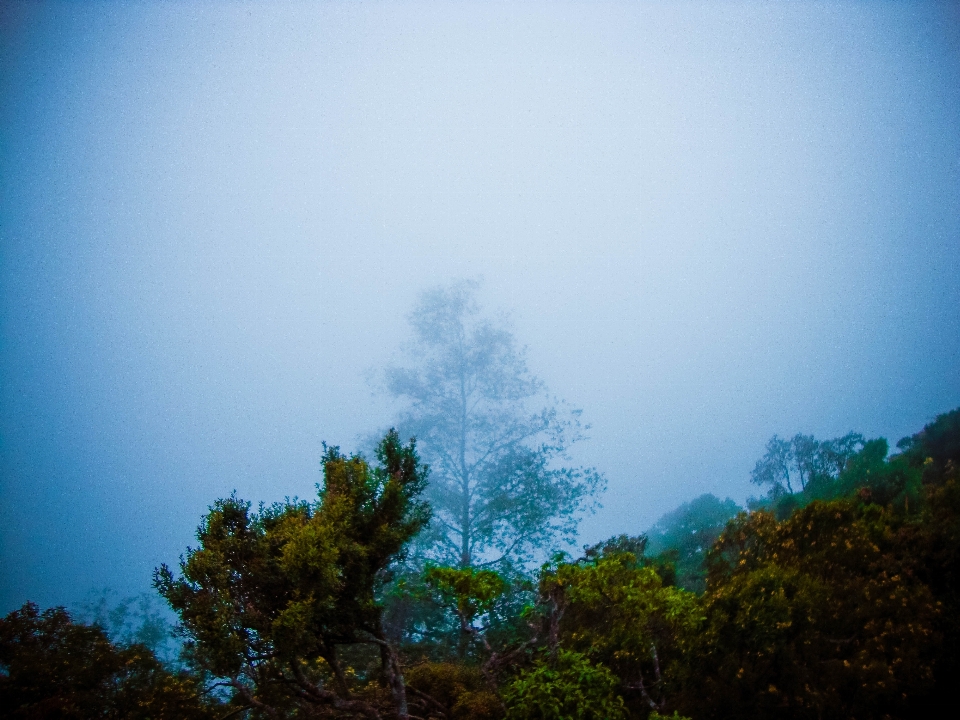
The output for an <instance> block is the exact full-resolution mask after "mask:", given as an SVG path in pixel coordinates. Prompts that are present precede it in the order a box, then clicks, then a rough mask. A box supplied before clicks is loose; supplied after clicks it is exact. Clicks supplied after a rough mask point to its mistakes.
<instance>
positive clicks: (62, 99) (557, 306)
mask: <svg viewBox="0 0 960 720" xmlns="http://www.w3.org/2000/svg"><path fill="white" fill-rule="evenodd" d="M956 8H957V6H956V5H954V4H926V3H919V2H918V3H876V2H864V3H836V2H824V3H759V2H757V3H743V4H734V3H657V4H655V3H650V4H646V3H632V2H630V3H628V2H624V3H550V4H546V3H544V4H539V3H532V2H531V3H520V2H517V3H376V2H369V3H304V4H302V5H298V4H286V3H284V4H280V3H253V2H243V3H240V2H238V3H210V4H204V3H192V2H190V3H188V2H179V3H159V2H157V3H147V2H143V3H122V4H121V3H119V2H117V3H106V2H97V3H69V2H66V3H35V2H12V3H11V2H8V3H4V4H3V6H2V8H0V22H2V144H0V153H2V155H0V174H2V186H0V192H2V196H0V239H2V250H0V252H2V255H0V258H2V260H0V263H2V269H0V273H2V274H0V289H2V310H0V313H2V314H0V317H2V336H0V337H2V345H0V362H2V365H0V382H2V388H0V393H2V394H0V402H2V413H0V416H2V425H0V442H2V448H0V452H2V459H0V462H2V466H0V467H2V477H0V482H2V487H0V537H2V578H0V611H2V612H7V611H9V610H10V609H12V608H14V607H16V606H18V605H19V604H21V603H23V602H24V601H26V600H28V599H30V600H34V601H36V602H38V603H40V604H41V605H51V604H66V603H72V602H76V601H77V599H78V598H80V597H82V596H83V595H84V594H85V593H86V592H88V591H89V590H90V589H91V588H96V587H103V586H109V587H112V588H114V589H116V590H118V591H120V592H130V593H132V592H139V591H141V590H146V589H148V588H149V585H150V576H151V572H152V570H153V568H154V567H156V566H157V565H158V564H159V563H161V562H168V563H169V562H173V561H175V560H176V558H177V557H178V555H179V554H180V553H182V552H184V551H185V549H186V547H187V546H188V545H190V544H191V543H193V542H194V541H195V538H194V534H193V533H194V530H195V528H196V525H197V523H198V522H199V520H200V518H201V516H202V515H203V513H204V511H205V509H206V508H207V506H208V505H210V504H211V503H212V502H213V501H214V500H215V499H216V498H218V497H222V496H225V495H228V494H229V493H230V492H231V491H233V490H236V491H237V493H238V494H239V495H240V496H241V497H244V498H247V499H250V500H253V501H254V502H257V501H261V500H263V501H267V502H270V501H274V500H279V499H282V498H283V497H284V496H293V495H299V496H301V497H304V496H307V497H309V496H310V495H311V494H312V493H313V492H314V485H315V483H317V482H318V481H319V479H320V472H319V459H320V453H321V442H322V441H324V440H325V441H327V442H328V443H331V444H337V445H340V446H342V447H343V448H344V449H345V450H349V449H352V448H355V447H358V445H359V443H360V442H361V438H363V437H365V436H366V435H367V434H368V433H370V432H371V431H373V430H375V429H377V428H381V427H384V426H386V425H388V424H389V423H390V420H391V418H392V416H393V413H394V412H395V410H396V408H395V407H393V406H392V405H391V403H390V402H389V401H388V400H387V399H386V398H384V397H383V396H382V395H379V394H377V392H376V388H375V383H373V382H372V379H375V377H376V373H377V370H378V369H379V368H383V367H384V366H385V365H386V364H388V363H389V362H390V361H391V359H393V358H396V357H397V356H398V352H399V348H400V346H401V344H402V343H403V342H404V340H405V339H406V338H407V337H408V336H409V330H408V327H407V324H406V318H407V316H408V314H409V313H410V311H411V310H412V308H413V307H414V304H415V302H416V300H417V297H418V295H419V293H421V292H422V291H424V290H426V289H428V288H431V287H434V286H436V285H439V284H444V283H449V282H452V281H454V280H456V279H458V278H481V279H482V290H481V299H482V302H483V305H484V307H485V309H486V311H487V312H488V313H489V314H491V315H496V314H497V313H499V312H504V313H507V314H508V315H509V317H510V322H511V323H512V328H513V331H514V333H515V335H516V337H517V339H518V341H519V342H520V343H521V344H523V345H526V346H527V354H528V363H529V366H530V368H531V369H532V370H533V371H534V372H535V373H536V374H537V375H539V376H540V377H541V378H542V379H543V380H544V381H545V382H546V383H547V385H548V386H549V388H550V390H551V392H552V393H553V394H555V395H556V396H558V397H560V398H563V399H565V400H566V401H567V402H569V403H570V404H571V405H573V406H575V407H580V408H582V409H583V411H584V412H583V419H584V421H585V422H587V423H589V424H590V425H591V429H590V431H589V436H590V437H589V439H588V440H587V441H585V442H583V443H580V444H579V445H577V446H575V447H574V448H573V452H572V455H573V461H575V462H577V463H584V464H588V465H595V466H596V467H597V468H598V469H599V470H601V471H602V472H603V473H604V474H605V475H606V478H607V482H608V490H607V492H606V493H605V495H604V496H603V497H602V498H601V502H602V504H603V507H602V508H601V509H600V510H599V511H598V512H597V513H596V514H595V515H594V516H592V517H588V518H586V520H585V521H584V523H583V525H582V533H581V541H582V542H596V541H598V540H600V539H602V538H604V537H607V536H610V535H612V534H615V533H620V532H627V533H633V534H635V533H638V532H640V531H642V530H644V529H645V528H647V527H649V526H650V525H651V524H652V523H653V522H654V521H655V520H656V519H657V518H658V517H659V516H660V515H662V514H663V513H665V512H667V511H669V510H671V509H672V508H674V507H676V506H677V505H678V504H680V503H682V502H684V501H687V500H690V499H692V498H693V497H695V496H697V495H699V494H701V493H704V492H712V493H714V494H716V495H718V496H720V497H726V496H730V497H732V498H733V499H734V500H736V501H737V502H741V503H742V502H743V501H744V500H745V499H746V498H747V497H748V496H749V495H751V494H757V493H758V492H759V489H758V488H756V487H755V486H751V485H750V483H749V473H750V470H751V469H752V468H753V465H754V462H755V461H756V460H757V458H758V457H760V455H761V454H762V452H763V448H764V444H765V442H766V440H767V438H769V437H770V436H771V435H772V434H774V433H780V434H786V435H792V434H793V433H796V432H800V431H802V432H806V433H813V434H815V435H817V436H818V437H833V436H836V435H840V434H843V433H845V432H847V431H849V430H857V431H860V432H862V433H864V434H865V435H867V436H879V435H882V436H884V437H887V438H889V439H890V440H891V443H892V444H893V443H895V442H896V440H897V439H899V438H900V437H902V436H903V435H906V434H910V433H914V432H916V431H918V430H919V429H920V428H921V427H922V426H923V424H924V423H926V422H928V421H930V420H932V419H933V417H934V416H935V415H936V414H938V413H941V412H945V411H947V410H949V409H952V408H954V407H957V406H958V405H960V373H958V367H960V13H958V11H957V9H956Z"/></svg>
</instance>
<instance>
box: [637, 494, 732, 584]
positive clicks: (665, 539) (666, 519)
mask: <svg viewBox="0 0 960 720" xmlns="http://www.w3.org/2000/svg"><path fill="white" fill-rule="evenodd" d="M740 510H741V508H740V506H738V505H737V504H736V503H735V502H734V501H733V500H731V499H730V498H727V499H726V500H722V501H721V500H720V499H719V498H718V497H716V496H715V495H711V494H710V493H707V494H704V495H701V496H700V497H698V498H696V499H694V500H691V501H690V502H688V503H684V504H683V505H681V506H680V507H678V508H677V509H676V510H673V511H671V512H669V513H667V514H666V515H664V516H663V517H661V518H660V519H659V520H657V522H656V523H655V524H654V525H653V527H651V528H650V530H649V531H648V532H647V537H648V538H649V543H648V546H647V552H648V553H649V554H651V555H663V556H665V557H666V558H667V559H669V560H672V561H673V562H674V563H675V564H676V570H677V584H678V585H680V586H681V587H683V588H684V589H686V590H693V591H696V592H703V589H704V587H705V580H706V566H705V561H706V558H707V553H708V552H709V550H710V548H711V547H712V546H713V543H714V542H715V541H716V539H717V538H718V537H719V536H720V533H721V532H723V528H724V527H725V526H726V524H727V522H728V521H729V520H730V519H731V518H732V517H734V516H735V515H736V514H737V513H738V512H740Z"/></svg>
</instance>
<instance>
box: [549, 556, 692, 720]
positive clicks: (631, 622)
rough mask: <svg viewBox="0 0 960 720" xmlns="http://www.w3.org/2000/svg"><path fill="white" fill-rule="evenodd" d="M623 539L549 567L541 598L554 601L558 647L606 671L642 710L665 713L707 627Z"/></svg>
mask: <svg viewBox="0 0 960 720" xmlns="http://www.w3.org/2000/svg"><path fill="white" fill-rule="evenodd" d="M624 545H625V542H624V538H619V539H616V540H615V541H614V542H611V543H609V544H607V545H606V547H603V548H601V549H600V550H599V551H597V550H596V549H591V550H593V552H591V553H589V554H588V556H587V557H585V558H584V559H583V560H580V561H578V562H575V563H559V564H558V565H556V566H555V567H553V568H550V567H547V568H545V569H544V572H543V573H542V575H541V596H542V597H545V598H553V600H554V603H555V604H556V606H557V608H556V609H557V611H559V613H558V614H560V615H561V618H560V620H559V627H558V634H557V638H556V640H557V641H559V643H560V645H561V647H563V648H566V649H570V650H573V651H577V652H581V653H583V654H584V655H585V656H586V657H589V659H590V660H591V661H593V662H598V663H602V664H603V665H604V666H605V667H608V668H609V669H610V670H611V671H612V672H613V673H615V675H616V676H617V677H618V678H619V679H620V682H621V683H622V685H623V686H624V688H626V689H629V693H628V700H629V705H630V707H631V708H633V709H634V710H636V709H639V708H642V707H649V706H650V705H651V704H652V705H653V706H655V707H661V706H662V704H663V703H664V702H665V701H666V700H667V699H668V698H669V696H670V694H671V693H672V691H673V689H674V684H675V683H674V678H675V675H676V665H677V663H678V662H679V661H680V659H681V657H682V654H683V652H684V650H685V648H687V647H688V646H689V644H690V642H691V640H692V635H693V634H694V633H695V632H696V629H697V627H698V624H699V622H700V619H701V615H700V609H699V607H698V603H697V598H696V596H695V595H694V594H693V593H690V592H687V591H685V590H682V589H680V588H677V587H671V586H667V585H664V583H663V580H662V578H661V576H660V573H658V572H657V568H656V567H654V566H651V565H647V564H644V563H643V562H642V558H638V557H637V556H636V555H635V554H634V553H632V552H626V551H624V550H622V549H621V548H622V547H623V546H624Z"/></svg>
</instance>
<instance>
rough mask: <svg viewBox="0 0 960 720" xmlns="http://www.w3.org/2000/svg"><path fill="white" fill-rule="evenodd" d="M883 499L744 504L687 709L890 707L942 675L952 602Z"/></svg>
mask: <svg viewBox="0 0 960 720" xmlns="http://www.w3.org/2000/svg"><path fill="white" fill-rule="evenodd" d="M898 522H899V521H898V520H897V518H896V517H895V516H893V515H891V513H890V512H888V511H886V510H884V509H882V508H880V507H878V506H876V505H866V506H864V505H858V504H857V503H856V502H854V501H835V502H831V503H822V502H819V501H816V502H813V503H811V504H810V505H809V506H807V507H805V508H803V509H802V510H799V511H797V512H795V513H794V514H793V515H792V516H791V517H790V518H788V519H787V520H784V521H782V522H777V521H776V520H775V518H774V517H773V516H772V515H770V514H768V513H763V512H758V513H754V514H752V515H749V516H747V515H740V516H738V518H737V519H736V520H735V521H734V522H733V523H731V525H730V526H729V527H728V528H727V530H726V531H725V532H724V534H723V535H722V536H721V538H720V539H719V541H718V542H717V544H716V546H715V547H714V549H713V551H712V552H711V557H710V574H709V579H708V587H707V592H706V594H705V596H704V598H703V612H704V615H705V618H706V620H705V624H704V626H703V628H702V630H701V631H700V632H699V633H698V634H697V635H696V639H697V642H696V643H695V644H694V646H693V647H691V651H690V653H689V654H688V658H687V660H688V666H687V667H688V673H689V674H688V685H687V689H686V692H685V693H684V695H685V697H684V701H683V707H682V709H686V710H687V711H689V713H690V714H691V715H693V716H694V717H698V718H701V717H702V718H711V717H717V718H719V717H731V716H737V717H752V718H765V717H770V718H774V717H776V718H808V717H809V718H814V717H849V718H859V717H883V716H887V715H890V716H899V714H900V713H903V712H906V711H907V709H908V707H909V706H908V704H907V701H906V698H909V697H912V696H914V695H920V694H922V693H924V692H925V691H927V690H928V689H929V688H930V686H931V683H932V680H933V668H934V658H935V657H936V651H937V645H938V643H937V640H938V637H937V632H936V624H937V620H938V617H939V613H940V609H939V606H938V603H937V601H936V599H935V598H934V597H933V595H932V594H931V592H930V589H929V588H928V587H927V586H926V585H925V584H924V583H922V582H920V581H919V580H918V579H917V578H916V577H915V576H914V574H913V572H912V571H911V569H910V567H909V565H908V558H906V557H905V555H904V553H903V548H902V547H901V546H900V544H899V543H898V539H897V538H898V536H897V533H896V532H895V530H896V527H897V524H898Z"/></svg>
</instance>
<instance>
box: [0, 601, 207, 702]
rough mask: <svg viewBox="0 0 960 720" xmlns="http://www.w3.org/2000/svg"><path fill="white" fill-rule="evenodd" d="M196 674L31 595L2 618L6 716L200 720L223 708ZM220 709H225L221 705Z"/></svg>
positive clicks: (0, 696) (0, 688)
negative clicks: (43, 605)
mask: <svg viewBox="0 0 960 720" xmlns="http://www.w3.org/2000/svg"><path fill="white" fill-rule="evenodd" d="M202 690H203V688H202V686H201V683H200V682H199V681H198V679H197V677H195V676H192V675H190V674H188V673H186V672H171V671H169V670H167V669H166V668H165V667H164V666H163V665H162V664H161V663H160V662H159V661H158V660H157V659H156V658H155V657H154V655H153V653H152V652H151V651H150V649H149V648H147V647H145V646H144V645H139V644H132V645H126V646H123V645H115V644H113V643H112V642H110V640H109V638H107V636H106V635H105V633H104V631H103V629H102V628H100V627H98V626H96V625H86V624H84V623H77V622H74V621H73V620H72V618H71V617H70V614H69V613H68V612H67V611H66V610H64V609H63V608H51V609H49V610H44V611H43V612H41V611H40V609H39V608H38V607H37V606H36V605H33V604H32V603H27V604H26V605H24V606H23V607H22V608H20V609H19V610H15V611H14V612H12V613H10V614H9V615H7V616H6V617H5V618H3V619H0V715H2V716H3V717H5V718H24V719H25V720H26V719H27V718H37V719H38V720H39V719H40V718H50V719H51V720H52V719H53V718H57V719H58V720H86V719H87V718H107V719H116V720H120V719H121V718H128V719H130V720H138V719H139V720H201V719H204V720H206V719H209V720H213V718H219V717H221V716H222V715H223V709H222V707H220V705H219V703H217V702H216V701H215V700H211V699H210V698H209V696H205V695H204V693H203V692H202ZM217 710H219V712H215V711H217Z"/></svg>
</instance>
